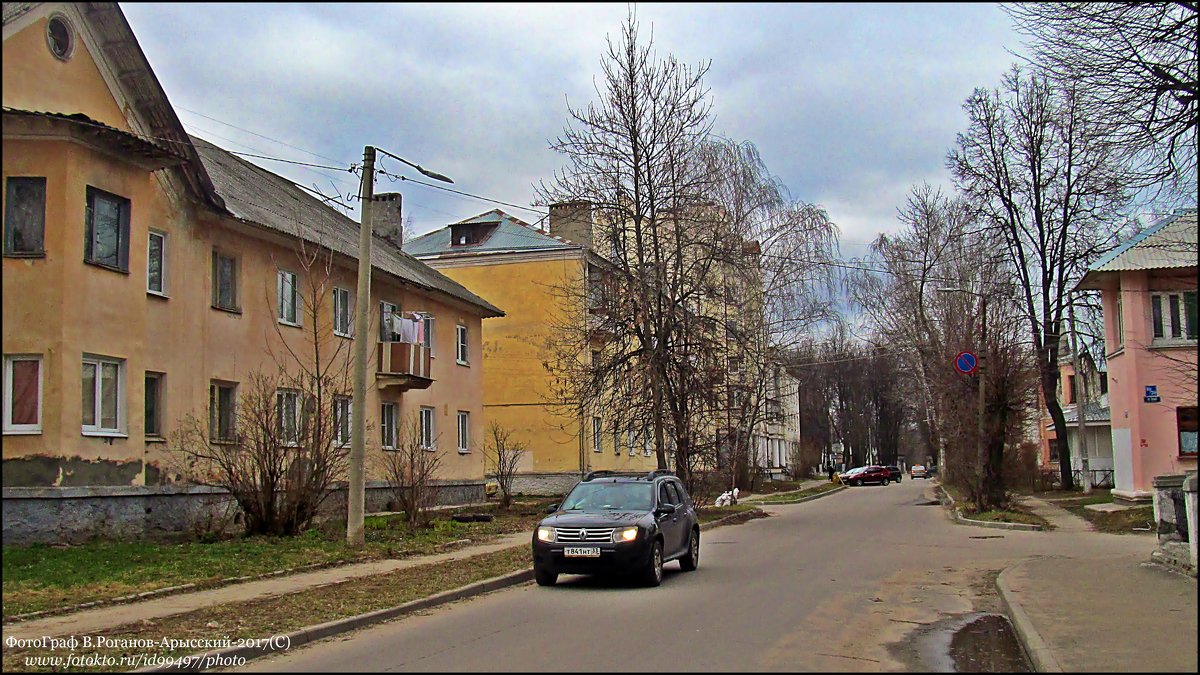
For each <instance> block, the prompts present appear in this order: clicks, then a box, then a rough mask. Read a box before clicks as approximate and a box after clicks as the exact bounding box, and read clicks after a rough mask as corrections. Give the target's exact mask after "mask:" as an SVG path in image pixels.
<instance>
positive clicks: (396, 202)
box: [371, 192, 404, 249]
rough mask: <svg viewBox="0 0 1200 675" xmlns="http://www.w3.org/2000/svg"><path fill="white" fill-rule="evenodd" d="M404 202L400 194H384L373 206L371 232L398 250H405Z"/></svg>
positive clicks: (377, 196)
mask: <svg viewBox="0 0 1200 675" xmlns="http://www.w3.org/2000/svg"><path fill="white" fill-rule="evenodd" d="M403 202H404V200H403V199H402V198H401V196H400V193H399V192H383V193H380V194H377V195H375V201H374V203H372V204H371V231H372V232H374V233H375V234H377V235H379V236H380V237H383V238H384V239H386V240H387V241H388V242H389V243H390V244H391V245H392V246H395V247H396V248H398V249H403V248H404V220H403V217H402V215H401V205H402V204H403Z"/></svg>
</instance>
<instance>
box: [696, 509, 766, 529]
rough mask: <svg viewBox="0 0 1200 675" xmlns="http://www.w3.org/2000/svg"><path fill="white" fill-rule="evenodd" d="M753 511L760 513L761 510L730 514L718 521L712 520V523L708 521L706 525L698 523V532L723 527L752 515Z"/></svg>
mask: <svg viewBox="0 0 1200 675" xmlns="http://www.w3.org/2000/svg"><path fill="white" fill-rule="evenodd" d="M755 511H762V509H760V508H758V507H757V506H756V507H754V508H753V509H750V510H749V511H742V512H740V513H731V514H729V515H728V516H725V517H724V518H721V519H720V520H713V521H710V522H707V523H700V530H701V531H704V530H711V529H712V528H714V527H720V526H721V525H725V524H727V523H729V522H731V521H733V520H735V519H738V518H746V517H747V516H748V515H749V514H751V513H754V512H755Z"/></svg>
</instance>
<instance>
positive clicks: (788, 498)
mask: <svg viewBox="0 0 1200 675" xmlns="http://www.w3.org/2000/svg"><path fill="white" fill-rule="evenodd" d="M840 487H842V486H841V485H839V484H838V483H825V484H823V485H817V486H815V487H810V488H807V489H805V490H801V491H800V492H797V493H795V494H787V495H778V496H775V497H767V498H766V499H761V500H759V501H758V503H759V504H795V503H797V502H798V501H800V500H802V499H804V498H806V497H811V496H813V495H820V494H825V493H826V492H832V491H833V490H836V489H838V488H840Z"/></svg>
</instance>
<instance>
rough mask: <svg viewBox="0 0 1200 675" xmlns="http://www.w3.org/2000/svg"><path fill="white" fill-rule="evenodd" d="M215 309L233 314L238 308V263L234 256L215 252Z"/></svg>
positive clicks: (213, 257)
mask: <svg viewBox="0 0 1200 675" xmlns="http://www.w3.org/2000/svg"><path fill="white" fill-rule="evenodd" d="M212 260H213V300H212V301H213V307H216V308H218V309H225V310H229V311H231V312H238V311H241V310H240V308H239V307H238V261H237V258H234V257H233V256H230V255H226V254H224V253H222V252H220V251H213V255H212Z"/></svg>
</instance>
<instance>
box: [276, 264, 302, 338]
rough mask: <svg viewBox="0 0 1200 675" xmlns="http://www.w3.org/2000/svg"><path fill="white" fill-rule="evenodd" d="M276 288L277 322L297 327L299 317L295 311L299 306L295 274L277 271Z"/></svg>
mask: <svg viewBox="0 0 1200 675" xmlns="http://www.w3.org/2000/svg"><path fill="white" fill-rule="evenodd" d="M276 288H277V290H278V295H279V313H278V316H279V322H280V323H286V324H288V325H289V326H299V325H300V321H299V318H300V317H299V316H298V314H297V309H298V305H299V304H300V298H299V289H298V288H297V287H296V274H295V273H294V272H285V271H283V270H279V277H278V283H277V284H276Z"/></svg>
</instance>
